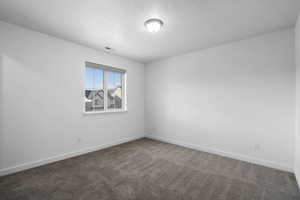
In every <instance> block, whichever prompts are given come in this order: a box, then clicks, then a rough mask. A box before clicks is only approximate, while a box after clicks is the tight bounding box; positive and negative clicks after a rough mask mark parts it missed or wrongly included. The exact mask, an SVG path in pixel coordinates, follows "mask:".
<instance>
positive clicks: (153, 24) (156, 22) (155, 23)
mask: <svg viewBox="0 0 300 200" xmlns="http://www.w3.org/2000/svg"><path fill="white" fill-rule="evenodd" d="M163 24H164V23H163V21H161V20H160V19H154V18H152V19H148V20H147V21H145V27H146V28H147V30H148V31H149V32H151V33H157V32H158V31H160V29H161V27H162V26H163Z"/></svg>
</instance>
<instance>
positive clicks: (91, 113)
mask: <svg viewBox="0 0 300 200" xmlns="http://www.w3.org/2000/svg"><path fill="white" fill-rule="evenodd" d="M126 112H127V110H109V111H94V112H93V111H91V112H86V111H84V112H83V114H84V115H94V114H109V113H126Z"/></svg>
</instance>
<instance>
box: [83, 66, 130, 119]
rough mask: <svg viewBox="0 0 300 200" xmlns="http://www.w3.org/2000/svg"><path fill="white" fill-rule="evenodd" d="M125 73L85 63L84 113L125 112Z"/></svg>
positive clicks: (121, 70)
mask: <svg viewBox="0 0 300 200" xmlns="http://www.w3.org/2000/svg"><path fill="white" fill-rule="evenodd" d="M125 76H126V71H125V70H123V69H117V68H113V67H109V66H104V65H100V64H95V63H90V62H86V63H85V90H84V99H85V112H88V113H93V112H115V111H124V110H126V98H125V97H126V95H125V94H126V91H125V89H126V87H125Z"/></svg>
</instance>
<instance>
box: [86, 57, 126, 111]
mask: <svg viewBox="0 0 300 200" xmlns="http://www.w3.org/2000/svg"><path fill="white" fill-rule="evenodd" d="M86 67H92V68H97V69H101V70H103V90H104V94H103V95H104V109H103V110H101V111H86V107H85V106H86V105H85V91H86V90H98V89H97V88H85V69H86ZM109 72H119V73H121V74H122V77H121V79H122V80H121V81H122V83H121V86H122V108H120V109H111V108H110V109H108V107H107V79H108V73H109ZM126 83H127V72H126V70H124V69H119V68H114V67H110V66H107V65H101V64H96V63H92V62H85V65H84V88H83V113H84V114H101V113H118V112H127V87H126ZM99 89H100V88H99Z"/></svg>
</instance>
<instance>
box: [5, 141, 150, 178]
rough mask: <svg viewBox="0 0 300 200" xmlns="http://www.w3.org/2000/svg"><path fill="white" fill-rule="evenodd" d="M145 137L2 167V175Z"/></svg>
mask: <svg viewBox="0 0 300 200" xmlns="http://www.w3.org/2000/svg"><path fill="white" fill-rule="evenodd" d="M144 137H145V136H137V137H131V138H123V139H120V140H117V141H114V142H111V143H109V144H103V145H99V146H94V147H88V148H84V149H81V150H79V151H74V152H70V153H65V154H60V155H57V156H52V157H48V158H45V159H41V160H37V161H32V162H28V163H24V164H20V165H17V166H13V167H9V168H4V169H0V176H5V175H9V174H13V173H16V172H20V171H23V170H26V169H31V168H34V167H38V166H42V165H46V164H49V163H53V162H56V161H60V160H64V159H67V158H72V157H75V156H79V155H82V154H86V153H90V152H93V151H98V150H101V149H105V148H108V147H112V146H116V145H119V144H122V143H126V142H130V141H133V140H137V139H140V138H144Z"/></svg>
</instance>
